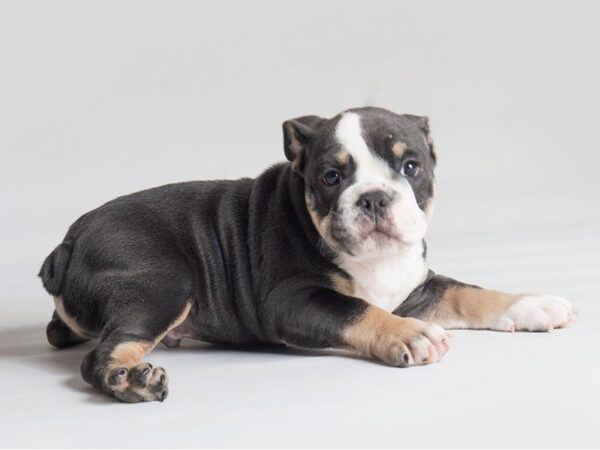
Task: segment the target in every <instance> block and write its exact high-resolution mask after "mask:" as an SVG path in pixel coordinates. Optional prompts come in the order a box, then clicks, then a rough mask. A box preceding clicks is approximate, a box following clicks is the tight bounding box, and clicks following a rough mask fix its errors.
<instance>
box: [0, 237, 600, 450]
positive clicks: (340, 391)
mask: <svg viewBox="0 0 600 450" xmlns="http://www.w3.org/2000/svg"><path fill="white" fill-rule="evenodd" d="M430 260H431V262H432V267H434V268H435V269H437V271H439V272H441V273H445V274H448V275H451V276H455V277H459V278H462V279H465V280H467V281H471V282H474V283H478V284H483V285H486V286H489V287H494V288H499V289H505V290H510V291H538V292H546V293H553V294H557V295H561V296H564V297H566V298H569V299H570V300H572V301H573V302H574V303H575V304H576V305H577V306H578V307H579V309H580V318H579V321H578V322H577V323H576V324H575V326H573V327H572V328H570V329H566V330H556V331H554V332H552V333H549V334H539V333H515V334H504V333H498V332H485V331H480V332H473V331H454V332H453V335H454V338H453V345H452V349H451V351H450V352H449V353H448V354H447V355H446V357H445V358H444V360H443V361H442V362H441V363H440V364H436V365H433V366H428V367H417V368H411V369H393V368H389V367H385V366H383V365H380V364H377V363H373V362H370V361H366V360H362V359H360V358H354V357H345V356H343V355H338V354H330V353H329V354H328V353H326V352H321V353H311V352H298V351H239V350H235V349H226V348H218V347H211V346H206V345H203V344H200V343H189V344H186V346H185V347H184V348H179V349H175V350H168V349H166V348H160V349H158V350H156V351H155V352H154V353H152V354H151V355H150V356H149V358H148V360H149V361H151V362H152V363H153V364H155V365H162V366H164V367H165V368H166V369H167V371H168V372H169V374H170V377H171V392H170V396H169V398H168V400H167V401H166V402H165V403H162V404H161V403H150V404H137V405H124V404H119V403H116V402H114V401H112V400H111V399H108V398H105V397H103V396H100V395H98V394H96V393H95V392H94V391H93V390H92V389H91V388H89V387H88V386H87V385H86V384H85V383H84V382H83V381H82V380H81V379H80V377H79V374H78V367H79V362H80V359H81V357H82V355H83V354H84V353H85V352H86V351H88V350H89V349H90V348H91V344H86V345H84V346H82V347H79V348H75V349H71V350H62V351H56V350H53V349H51V348H50V347H49V346H48V344H47V343H46V342H45V337H44V327H45V324H46V323H47V321H48V318H49V316H50V313H51V308H52V304H51V301H50V298H49V297H47V296H46V294H45V293H44V292H43V291H42V290H41V286H40V285H39V282H38V281H37V280H35V279H34V278H33V277H32V274H34V273H35V271H36V269H37V267H15V266H12V265H11V266H8V265H3V267H2V274H3V276H5V277H6V279H5V280H4V281H3V284H4V285H5V286H6V287H7V289H6V291H5V294H4V295H3V298H2V299H1V302H0V379H1V381H2V383H1V386H2V389H1V390H0V405H1V407H0V416H1V417H0V445H2V446H10V447H22V446H43V447H134V446H135V447H138V446H143V447H161V446H162V447H167V446H168V447H206V446H211V447H226V446H248V447H256V446H262V447H272V446H284V447H299V446H320V447H333V446H345V447H358V446H363V447H390V446H395V447H431V446H446V447H456V446H465V447H473V446H476V447H480V446H481V447H489V446H494V447H497V446H502V447H558V446H563V447H590V446H596V447H597V446H600V437H599V435H598V431H597V429H598V425H599V424H600V422H599V419H598V418H599V417H600V414H599V413H600V411H599V410H600V389H599V387H598V385H599V381H600V352H599V351H598V343H599V342H600V327H599V326H598V324H599V323H600V303H599V302H598V298H597V292H598V291H599V290H600V234H598V232H596V231H595V230H587V231H585V230H584V231H581V230H579V231H577V232H570V231H569V230H562V231H560V232H557V231H554V232H550V231H546V232H535V233H533V232H529V233H520V234H506V235H497V236H485V237H481V236H479V237H478V236H471V237H468V238H467V237H463V238H456V239H443V240H442V239H437V240H436V239H434V240H433V241H430Z"/></svg>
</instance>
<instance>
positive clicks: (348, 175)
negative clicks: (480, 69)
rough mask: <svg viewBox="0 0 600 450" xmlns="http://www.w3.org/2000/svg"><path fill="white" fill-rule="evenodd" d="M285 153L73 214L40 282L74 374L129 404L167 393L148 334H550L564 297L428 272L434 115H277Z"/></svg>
mask: <svg viewBox="0 0 600 450" xmlns="http://www.w3.org/2000/svg"><path fill="white" fill-rule="evenodd" d="M283 135H284V150H285V156H286V157H287V160H288V161H287V162H285V163H280V164H277V165H274V166H272V167H271V168H269V169H267V170H266V171H265V172H263V173H262V174H261V175H259V176H258V177H257V178H254V179H251V178H243V179H240V180H227V181H195V182H186V183H177V184H170V185H166V186H162V187H158V188H154V189H149V190H145V191H141V192H137V193H134V194H131V195H126V196H123V197H119V198H117V199H115V200H112V201H110V202H108V203H106V204H104V205H103V206H100V207H99V208H97V209H95V210H93V211H91V212H88V213H87V214H85V215H83V216H82V217H81V218H79V219H78V220H77V221H76V222H75V223H74V224H73V225H72V226H71V227H70V229H69V230H68V232H67V234H66V236H65V238H64V240H63V242H62V243H61V244H60V245H58V247H56V249H55V250H54V251H53V252H52V253H51V254H50V255H49V256H48V257H47V258H46V260H45V261H44V263H43V265H42V268H41V271H40V274H39V276H40V277H41V279H42V282H43V285H44V287H45V289H46V290H47V291H48V292H49V293H50V294H51V295H52V296H53V297H54V305H55V311H54V313H53V316H52V320H51V321H50V323H49V324H48V327H47V330H46V332H47V338H48V341H49V343H50V344H51V345H53V346H55V347H58V348H63V347H68V346H72V345H76V344H79V343H81V342H84V341H87V340H89V339H94V338H97V339H98V344H97V346H96V347H95V348H94V349H93V350H91V351H90V352H89V353H87V354H86V355H85V356H84V358H83V361H82V363H81V374H82V376H83V379H84V380H85V381H86V382H88V383H90V384H91V385H93V386H94V387H96V388H97V389H98V390H100V391H102V392H104V393H106V394H108V395H111V396H113V397H116V398H117V399H119V400H121V401H123V402H141V401H153V400H159V401H163V400H164V399H165V398H166V397H167V394H168V387H167V385H168V377H167V374H166V372H165V370H164V369H163V368H161V367H153V366H152V365H151V364H149V363H147V362H144V361H143V358H144V356H145V355H146V354H147V353H149V352H150V351H152V349H153V348H155V347H156V346H157V345H158V344H159V343H161V342H162V343H163V344H164V345H166V346H167V347H176V346H177V345H179V343H180V341H181V339H183V338H191V339H198V340H202V341H206V342H212V343H220V344H234V345H248V346H252V345H264V344H267V345H269V344H278V345H282V344H283V345H287V346H291V347H301V348H309V349H317V348H336V349H348V350H351V351H353V352H355V353H357V354H360V355H364V356H366V357H371V358H375V359H377V360H380V361H383V362H384V363H387V364H389V365H392V366H397V367H407V366H413V365H421V364H430V363H434V362H437V361H439V360H440V358H442V356H443V355H444V354H445V353H446V352H447V350H448V348H449V344H450V337H449V335H448V333H447V332H446V329H452V328H469V329H489V330H498V331H507V332H511V331H550V330H552V329H553V328H561V327H566V326H568V325H569V324H571V323H572V322H573V321H575V319H576V317H577V310H576V309H575V307H574V306H573V305H572V304H571V303H570V302H568V301H567V300H564V299H562V298H560V297H556V296H550V295H537V294H508V293H502V292H497V291H491V290H486V289H483V288H481V287H478V286H474V285H470V284H465V283H462V282H459V281H456V280H453V279H451V278H447V277H444V276H441V275H438V274H436V273H434V272H433V271H432V270H430V269H429V268H428V266H427V262H426V246H425V241H424V237H425V232H426V230H427V226H428V223H429V222H430V220H431V216H432V211H433V203H434V192H435V181H434V167H435V165H436V154H435V151H434V145H433V141H432V138H431V134H430V129H429V121H428V119H427V117H420V116H415V115H407V114H404V115H400V114H395V113H393V112H391V111H388V110H385V109H381V108H375V107H364V108H355V109H350V110H347V111H344V112H342V113H341V114H338V115H337V116H335V117H333V118H331V119H325V118H321V117H318V116H312V115H311V116H303V117H299V118H296V119H293V120H288V121H285V122H284V123H283Z"/></svg>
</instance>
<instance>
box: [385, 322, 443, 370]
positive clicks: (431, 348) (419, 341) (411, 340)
mask: <svg viewBox="0 0 600 450" xmlns="http://www.w3.org/2000/svg"><path fill="white" fill-rule="evenodd" d="M389 331H390V333H389V334H388V335H385V336H381V337H380V341H379V342H377V343H376V344H375V345H374V347H375V351H374V354H375V355H374V356H376V357H377V358H378V359H381V360H383V361H385V362H387V363H388V364H391V365H393V366H399V367H408V366H416V365H423V364H432V363H436V362H438V361H439V360H440V359H442V356H443V355H444V354H445V353H446V352H447V351H448V349H449V348H450V335H449V334H448V332H447V331H446V330H445V329H444V328H442V327H441V326H439V325H436V324H433V323H427V322H423V321H421V320H417V319H411V318H402V319H399V320H398V321H397V325H396V327H394V328H393V329H391V330H389Z"/></svg>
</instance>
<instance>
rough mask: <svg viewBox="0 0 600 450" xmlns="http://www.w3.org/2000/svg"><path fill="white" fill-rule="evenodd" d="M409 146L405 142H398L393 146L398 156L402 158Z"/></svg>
mask: <svg viewBox="0 0 600 450" xmlns="http://www.w3.org/2000/svg"><path fill="white" fill-rule="evenodd" d="M407 148H408V146H407V145H406V144H405V143H404V142H396V143H395V144H394V145H393V147H392V152H393V153H394V155H396V156H397V157H398V158H401V157H402V155H404V152H405V151H406V149H407Z"/></svg>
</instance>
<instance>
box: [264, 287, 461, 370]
mask: <svg viewBox="0 0 600 450" xmlns="http://www.w3.org/2000/svg"><path fill="white" fill-rule="evenodd" d="M271 297H272V299H273V297H276V298H274V299H273V300H274V305H275V307H276V314H275V317H276V322H275V323H274V324H272V327H273V328H274V329H275V330H277V331H276V332H277V333H278V337H279V340H281V341H283V342H284V343H286V344H288V345H291V346H298V347H303V348H326V347H333V348H345V349H351V350H353V351H355V352H357V353H359V354H361V355H364V356H368V357H372V358H375V359H378V360H381V361H384V362H386V363H387V364H390V365H392V366H399V367H405V366H410V365H417V364H429V363H433V362H436V361H438V360H439V359H440V358H441V357H442V355H443V354H444V353H446V351H447V350H448V347H449V341H450V338H449V336H448V335H447V333H446V331H445V330H444V329H443V328H442V327H440V326H439V325H435V324H429V323H425V322H423V321H421V320H417V319H413V318H401V317H397V316H394V315H393V314H391V313H388V312H386V311H384V310H383V309H381V308H378V307H376V306H372V305H369V304H368V303H367V302H365V301H364V300H361V299H358V298H356V297H350V296H346V295H343V294H340V293H338V292H335V291H332V290H329V289H324V288H315V289H310V288H307V289H302V290H301V291H300V292H298V291H296V292H292V291H286V290H285V289H283V288H281V289H276V290H275V291H274V292H272V296H271Z"/></svg>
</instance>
